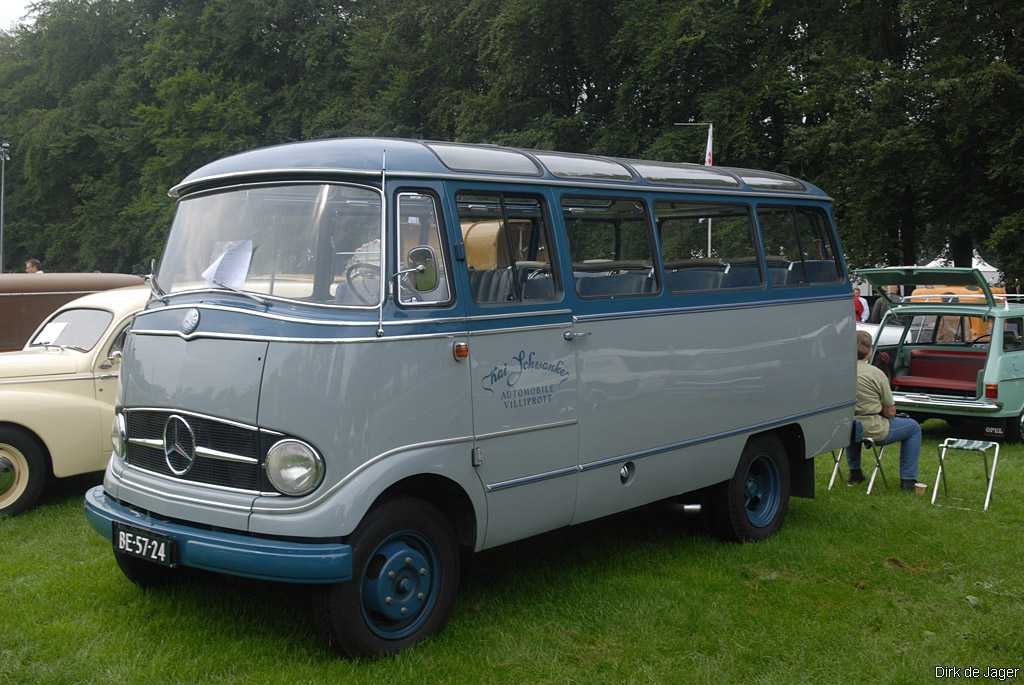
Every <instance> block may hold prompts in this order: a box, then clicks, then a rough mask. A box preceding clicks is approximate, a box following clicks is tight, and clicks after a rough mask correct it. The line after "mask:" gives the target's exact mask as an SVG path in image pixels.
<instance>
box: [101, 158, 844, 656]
mask: <svg viewBox="0 0 1024 685" xmlns="http://www.w3.org/2000/svg"><path fill="white" fill-rule="evenodd" d="M171 196H172V197H174V198H176V199H177V201H178V210H177V215H176V218H175V220H174V225H173V227H172V229H171V233H170V237H169V239H168V242H167V247H166V251H165V253H164V256H163V259H162V262H161V264H160V268H159V273H158V274H157V276H156V277H155V278H154V279H153V288H154V296H153V298H152V300H151V301H150V303H149V305H148V307H147V309H146V310H145V311H143V312H142V313H140V314H139V315H138V317H137V318H136V320H135V322H134V324H133V326H132V328H131V330H130V333H129V336H128V341H127V344H126V347H125V351H124V359H123V380H122V394H121V398H120V402H119V407H118V411H117V414H116V419H115V421H114V426H113V432H112V441H113V447H114V450H113V456H112V458H111V460H110V464H109V467H108V469H107V472H106V477H105V480H104V483H103V485H102V486H100V487H96V488H94V489H93V490H91V491H90V492H89V493H88V496H87V499H86V512H87V515H88V517H89V520H90V521H91V523H92V525H93V526H94V527H95V528H96V530H97V531H99V532H100V533H101V534H102V535H104V536H106V537H108V538H112V539H113V541H114V553H115V556H116V558H117V562H118V564H119V565H120V567H121V569H122V570H123V571H124V573H125V575H127V576H128V577H129V578H130V579H132V580H133V581H135V582H136V583H138V584H140V585H153V584H158V583H162V582H166V581H168V580H171V579H173V578H174V577H175V576H176V575H177V569H178V567H182V566H186V567H195V568H201V569H207V570H211V571H216V572H220V573H225V574H233V575H239V576H247V577H252V578H263V579H270V580H277V581H282V582H289V583H297V584H312V585H316V586H318V587H319V588H320V591H319V592H318V593H317V600H316V605H315V606H316V614H317V617H318V619H319V621H320V623H321V626H322V628H323V630H324V632H325V634H326V636H327V637H328V639H329V640H330V641H331V642H332V644H334V645H336V646H337V647H338V648H339V649H340V650H341V651H342V652H344V653H348V654H371V655H375V654H384V653H391V652H395V651H398V650H400V649H402V648H404V647H406V646H408V645H410V644H413V643H415V642H417V641H419V640H421V639H423V638H424V637H426V636H428V635H430V634H432V633H435V632H436V631H438V630H440V629H441V628H442V627H443V626H444V624H445V622H446V621H447V618H448V615H449V613H450V611H451V608H452V605H453V601H454V598H455V593H456V589H457V586H458V582H459V569H460V565H459V563H458V562H459V555H460V554H462V553H463V552H467V551H469V552H471V551H474V550H482V549H486V548H489V547H494V546H496V545H502V544H504V543H507V542H511V541H513V540H519V539H521V538H525V537H528V536H531V535H536V534H538V533H542V532H544V531H549V530H552V529H554V528H559V527H562V526H567V525H572V524H576V523H581V522H584V521H589V520H592V519H595V518H598V517H602V516H606V515H608V514H612V513H615V512H619V511H623V510H626V509H630V508H633V507H638V506H641V505H644V504H647V503H650V502H654V501H658V500H663V499H668V498H680V497H683V496H688V497H697V496H699V497H701V498H702V500H703V501H705V502H706V503H707V505H708V508H709V509H710V510H711V511H710V513H711V515H712V518H713V520H714V522H715V524H716V526H717V529H718V530H719V531H720V532H721V534H722V535H723V536H724V537H726V538H729V539H735V540H759V539H762V538H764V537H766V536H768V535H771V534H772V533H774V532H775V531H776V530H778V528H779V527H780V525H781V524H782V521H783V518H784V517H785V514H786V511H787V504H788V499H789V497H790V496H791V495H793V496H802V497H810V496H813V489H814V485H813V483H814V478H813V476H814V474H813V460H812V457H813V456H814V455H816V454H818V453H820V452H823V451H826V450H830V449H833V448H838V447H840V446H842V445H843V444H845V443H846V442H847V440H848V437H849V435H850V424H851V421H852V418H853V409H852V405H853V396H854V379H855V369H854V367H855V353H854V320H853V318H854V317H853V307H852V305H851V289H850V284H849V281H848V280H847V276H846V268H845V265H844V262H843V259H842V256H841V251H840V248H839V243H838V240H837V238H836V234H835V230H834V227H833V222H832V219H831V201H830V199H829V198H828V197H827V196H826V195H825V194H824V193H823V192H822V191H820V190H819V189H817V188H815V187H814V186H812V185H810V184H808V183H805V182H803V181H799V180H797V179H794V178H790V177H788V176H783V175H779V174H774V173H768V172H761V171H749V170H742V169H729V168H724V167H701V166H695V165H684V164H669V163H664V162H649V161H638V160H623V159H613V158H608V157H597V156H586V155H574V154H562V153H556V152H540V151H530V150H518V149H511V148H503V147H495V146H487V145H463V144H455V143H439V142H424V141H412V140H391V139H344V140H323V141H315V142H306V143H298V144H290V145H283V146H279V147H271V148H266V149H260V150H254V151H251V152H247V153H244V154H239V155H236V156H233V157H228V158H226V159H222V160H220V161H216V162H214V163H212V164H209V165H207V166H205V167H203V168H201V169H199V170H198V171H196V172H194V173H193V174H191V175H190V176H188V177H187V178H186V179H185V180H184V181H182V182H181V183H180V184H179V185H177V186H176V187H174V188H173V189H172V190H171Z"/></svg>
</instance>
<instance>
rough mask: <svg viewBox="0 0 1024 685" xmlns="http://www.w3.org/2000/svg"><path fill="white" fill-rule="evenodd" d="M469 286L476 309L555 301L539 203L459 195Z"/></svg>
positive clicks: (557, 292) (524, 198) (556, 290)
mask: <svg viewBox="0 0 1024 685" xmlns="http://www.w3.org/2000/svg"><path fill="white" fill-rule="evenodd" d="M456 201H457V203H458V206H459V224H460V225H461V227H462V242H463V244H464V245H465V248H466V266H467V267H468V269H469V286H470V290H471V291H472V294H473V300H474V301H475V302H476V303H477V304H508V303H516V302H550V301H553V300H557V299H558V298H559V297H560V296H561V292H562V290H561V288H560V287H559V284H558V278H557V274H556V273H555V270H554V269H553V268H552V265H551V264H552V254H551V252H552V248H551V237H550V235H549V229H548V226H547V223H546V222H545V220H544V205H543V204H542V202H541V200H540V198H537V197H533V196H524V195H507V194H505V193H484V192H472V193H459V194H458V196H457V197H456Z"/></svg>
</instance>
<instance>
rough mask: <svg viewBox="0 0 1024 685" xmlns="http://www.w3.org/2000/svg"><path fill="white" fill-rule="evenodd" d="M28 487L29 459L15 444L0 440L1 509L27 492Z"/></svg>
mask: <svg viewBox="0 0 1024 685" xmlns="http://www.w3.org/2000/svg"><path fill="white" fill-rule="evenodd" d="M27 488H28V461H27V460H26V459H25V455H24V454H22V453H21V450H19V449H18V448H17V447H15V446H14V445H8V444H7V443H3V442H0V511H3V510H4V509H6V508H7V507H9V506H10V505H11V504H13V503H15V502H17V501H18V499H19V498H20V497H21V496H22V495H24V494H25V490H26V489H27Z"/></svg>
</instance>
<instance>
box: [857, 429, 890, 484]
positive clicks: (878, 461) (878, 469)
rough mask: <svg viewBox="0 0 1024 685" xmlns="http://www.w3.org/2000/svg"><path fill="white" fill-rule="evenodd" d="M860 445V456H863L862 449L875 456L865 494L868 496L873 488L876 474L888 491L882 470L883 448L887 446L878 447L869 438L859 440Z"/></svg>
mask: <svg viewBox="0 0 1024 685" xmlns="http://www.w3.org/2000/svg"><path fill="white" fill-rule="evenodd" d="M861 445H862V446H863V447H862V448H861V453H862V454H863V451H864V450H863V448H864V447H866V448H868V449H869V450H871V454H873V455H874V456H875V468H874V470H873V471H872V472H871V480H869V481H868V491H867V494H869V495H870V494H871V490H872V489H873V488H874V487H875V478H876V477H877V476H878V474H882V485H884V486H885V487H886V489H888V488H889V481H888V480H886V478H885V469H883V468H882V455H884V454H885V448H886V447H888V445H879V444H878V443H877V442H875V441H874V440H872V439H871V438H864V439H863V440H861Z"/></svg>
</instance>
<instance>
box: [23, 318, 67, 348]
mask: <svg viewBox="0 0 1024 685" xmlns="http://www.w3.org/2000/svg"><path fill="white" fill-rule="evenodd" d="M67 327H68V322H67V321H51V322H50V323H48V324H46V325H45V326H43V330H41V331H39V335H37V336H36V339H35V340H33V341H32V344H33V345H52V344H53V341H54V340H56V339H57V338H59V337H60V334H61V333H63V332H64V329H65V328H67Z"/></svg>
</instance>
